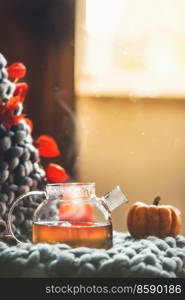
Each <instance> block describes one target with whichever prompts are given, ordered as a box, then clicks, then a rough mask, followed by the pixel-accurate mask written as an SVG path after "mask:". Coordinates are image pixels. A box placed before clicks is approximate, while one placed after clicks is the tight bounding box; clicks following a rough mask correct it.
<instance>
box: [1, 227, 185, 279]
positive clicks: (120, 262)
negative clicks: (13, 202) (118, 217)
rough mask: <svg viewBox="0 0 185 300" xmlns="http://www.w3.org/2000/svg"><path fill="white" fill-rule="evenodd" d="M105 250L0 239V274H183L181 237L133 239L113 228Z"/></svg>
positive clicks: (184, 242) (184, 246) (184, 248)
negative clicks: (114, 230)
mask: <svg viewBox="0 0 185 300" xmlns="http://www.w3.org/2000/svg"><path fill="white" fill-rule="evenodd" d="M113 237H114V238H113V242H114V245H113V247H112V248H111V249H109V250H104V249H90V248H71V247H69V246H67V245H65V244H57V245H49V244H37V245H32V244H31V243H26V244H19V245H17V246H12V247H9V246H7V245H6V244H5V243H3V242H0V277H40V278H43V277H143V278H144V277H151V278H167V277H169V278H175V277H183V278H185V237H183V236H180V235H179V236H177V237H176V238H173V237H166V238H164V239H159V238H157V237H154V236H149V237H148V238H146V239H141V240H135V239H133V238H132V237H131V236H130V234H129V233H119V232H114V234H113Z"/></svg>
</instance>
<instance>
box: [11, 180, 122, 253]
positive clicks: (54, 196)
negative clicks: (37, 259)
mask: <svg viewBox="0 0 185 300" xmlns="http://www.w3.org/2000/svg"><path fill="white" fill-rule="evenodd" d="M35 195H37V196H39V197H42V198H43V201H42V203H41V204H40V205H39V206H38V208H37V209H36V211H35V213H34V216H33V224H32V241H33V243H50V244H55V243H66V244H68V245H70V246H72V247H82V246H83V247H91V248H104V249H108V248H110V247H111V246H112V222H111V211H112V210H113V209H114V208H116V207H117V206H118V205H120V204H121V203H123V202H126V201H127V199H126V197H125V195H124V194H123V193H122V192H121V190H120V188H119V187H118V186H117V187H116V188H115V189H114V190H113V191H112V192H110V193H108V194H106V195H105V196H104V197H101V198H98V197H96V194H95V183H59V184H48V185H46V189H45V191H33V192H29V193H27V194H25V195H23V196H20V197H19V198H17V199H16V200H15V202H14V204H13V205H12V207H11V208H10V211H9V215H8V229H9V233H10V234H11V235H13V237H14V238H15V239H16V240H17V238H16V237H15V235H14V233H13V230H12V223H11V216H12V212H13V209H14V207H15V206H16V205H17V204H18V202H19V201H21V200H23V199H24V198H26V197H29V196H35ZM17 241H18V242H20V241H19V240H17Z"/></svg>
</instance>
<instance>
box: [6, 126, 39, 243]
mask: <svg viewBox="0 0 185 300" xmlns="http://www.w3.org/2000/svg"><path fill="white" fill-rule="evenodd" d="M29 131H30V129H29V126H28V125H27V124H26V122H24V121H21V123H19V124H18V125H16V126H12V128H11V130H7V129H6V128H4V126H3V125H2V124H1V125H0V216H1V217H2V218H3V219H4V220H7V213H8V209H9V207H10V206H11V204H12V202H13V201H14V200H15V198H16V197H18V196H19V195H21V194H24V193H27V192H29V191H30V190H34V189H37V188H39V187H40V185H41V184H42V183H43V177H44V171H43V169H42V168H41V167H40V165H39V160H40V158H39V153H38V150H37V149H36V148H35V147H34V146H33V144H32V137H31V135H30V132H29ZM37 205H38V202H37V201H36V199H27V200H26V199H25V200H24V202H22V203H21V204H20V205H18V206H17V207H15V210H14V217H13V218H14V220H13V224H14V225H13V227H16V234H17V235H18V236H21V239H22V237H23V238H28V237H29V238H30V230H31V220H32V215H33V211H34V210H35V208H36V207H37ZM14 230H15V228H14Z"/></svg>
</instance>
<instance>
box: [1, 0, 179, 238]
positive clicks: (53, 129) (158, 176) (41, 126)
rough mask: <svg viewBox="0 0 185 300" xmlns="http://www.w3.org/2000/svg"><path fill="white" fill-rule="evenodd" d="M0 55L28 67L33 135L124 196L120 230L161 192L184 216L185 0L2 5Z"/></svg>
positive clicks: (71, 167) (117, 222) (81, 176)
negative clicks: (51, 140)
mask: <svg viewBox="0 0 185 300" xmlns="http://www.w3.org/2000/svg"><path fill="white" fill-rule="evenodd" d="M0 52H1V53H3V54H4V55H5V56H6V58H7V59H8V62H9V64H10V63H12V62H15V61H22V62H23V63H24V64H25V65H26V66H27V69H28V72H27V77H26V78H25V80H26V81H27V82H28V83H29V85H30V89H29V93H28V95H27V100H26V103H25V110H26V113H27V115H28V116H29V117H30V118H31V119H32V120H33V122H34V136H35V137H37V136H39V135H40V134H49V135H52V136H54V137H55V139H56V140H57V142H58V144H59V146H60V149H61V152H62V156H61V157H60V158H58V159H57V161H58V162H59V163H61V164H62V165H63V166H64V167H65V168H66V170H67V172H68V173H69V174H70V176H71V177H72V178H73V180H78V181H91V182H96V185H97V195H102V194H104V193H106V192H108V191H110V190H111V189H112V188H113V187H114V186H115V185H120V187H121V189H122V190H123V191H124V192H125V193H126V195H127V197H128V199H129V203H128V204H124V205H122V207H120V208H118V209H116V210H115V211H114V212H113V225H114V228H115V229H116V230H120V231H125V230H127V229H126V216H127V212H128V209H129V207H130V205H131V204H132V203H134V202H136V201H144V202H146V203H148V204H150V203H152V200H153V199H154V197H155V196H157V195H159V196H161V199H162V203H163V204H169V205H174V206H176V207H178V208H179V209H180V210H181V211H182V215H183V219H184V216H185V0H176V1H173V0H163V1H160V0H150V1H148V0H140V1H137V0H116V1H114V0H101V1H99V0H76V1H75V0H52V1H51V0H32V1H23V0H14V1H10V0H1V10H0ZM183 233H184V234H185V222H184V224H183Z"/></svg>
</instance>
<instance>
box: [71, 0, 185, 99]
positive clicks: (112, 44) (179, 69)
mask: <svg viewBox="0 0 185 300" xmlns="http://www.w3.org/2000/svg"><path fill="white" fill-rule="evenodd" d="M184 36H185V0H176V1H170V0H163V1H160V0H151V1H147V0H140V1H137V0H117V1H114V0H101V1H99V0H86V1H85V0H79V1H78V5H77V29H76V43H77V48H76V72H75V75H76V92H77V94H81V95H102V96H123V95H130V96H138V95H139V96H149V97H156V96H160V97H166V96H168V97H174V96H179V97H181V96H183V95H184V94H185V41H184Z"/></svg>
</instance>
